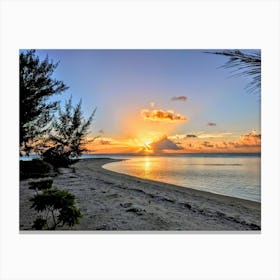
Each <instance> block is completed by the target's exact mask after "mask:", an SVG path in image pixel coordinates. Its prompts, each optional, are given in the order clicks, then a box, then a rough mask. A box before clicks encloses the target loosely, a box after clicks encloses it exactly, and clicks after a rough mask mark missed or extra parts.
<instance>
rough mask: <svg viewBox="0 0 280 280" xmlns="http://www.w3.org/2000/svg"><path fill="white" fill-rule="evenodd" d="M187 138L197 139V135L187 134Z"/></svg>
mask: <svg viewBox="0 0 280 280" xmlns="http://www.w3.org/2000/svg"><path fill="white" fill-rule="evenodd" d="M186 138H197V136H196V135H195V134H187V135H186Z"/></svg>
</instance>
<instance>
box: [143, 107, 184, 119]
mask: <svg viewBox="0 0 280 280" xmlns="http://www.w3.org/2000/svg"><path fill="white" fill-rule="evenodd" d="M141 115H142V117H143V118H144V119H145V120H151V121H168V122H174V121H187V120H188V119H187V118H186V117H183V116H181V115H180V114H175V113H174V112H173V111H172V110H167V111H164V110H151V111H150V110H147V109H144V110H142V111H141Z"/></svg>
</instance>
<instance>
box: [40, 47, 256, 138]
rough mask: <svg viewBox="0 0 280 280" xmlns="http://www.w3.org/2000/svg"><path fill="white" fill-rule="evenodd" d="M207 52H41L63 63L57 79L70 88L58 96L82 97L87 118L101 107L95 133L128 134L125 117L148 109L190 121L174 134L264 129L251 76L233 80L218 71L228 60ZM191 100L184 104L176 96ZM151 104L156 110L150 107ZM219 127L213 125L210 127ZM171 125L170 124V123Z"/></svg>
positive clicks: (116, 135) (173, 130)
mask: <svg viewBox="0 0 280 280" xmlns="http://www.w3.org/2000/svg"><path fill="white" fill-rule="evenodd" d="M206 51H207V50H37V51H36V53H37V55H39V57H40V58H41V59H44V58H45V57H46V55H48V56H49V59H51V60H53V61H54V62H57V61H59V66H58V68H57V69H56V70H55V73H54V75H53V77H55V78H57V79H58V80H62V81H64V82H65V84H66V85H68V86H69V89H68V90H67V91H66V92H65V93H63V94H62V95H60V96H59V97H58V99H59V100H62V102H63V100H66V99H68V98H69V97H70V96H71V95H72V98H73V102H75V103H77V102H78V101H79V99H80V98H82V108H83V112H84V115H85V116H89V115H90V112H91V111H92V110H93V109H94V108H95V107H97V111H96V115H95V120H94V123H93V125H92V134H93V135H94V134H98V131H99V130H103V131H104V134H105V135H106V136H107V137H120V136H122V135H125V134H126V133H128V134H129V131H126V129H128V127H127V126H126V125H125V124H124V120H125V119H134V118H137V117H138V116H140V114H141V110H143V109H149V110H152V109H160V110H172V111H174V112H175V113H178V114H180V115H182V116H184V117H186V118H187V119H188V121H186V122H182V123H180V124H179V125H176V126H173V127H172V129H171V130H168V131H167V132H164V131H163V133H166V134H167V133H168V134H169V135H175V134H186V133H192V132H193V133H197V132H201V131H203V132H205V133H219V132H232V133H237V134H242V133H246V132H249V131H252V130H253V129H255V130H258V131H259V130H260V97H259V96H258V95H254V94H249V93H248V92H246V90H245V87H246V85H247V84H248V82H249V81H250V78H249V77H247V78H246V77H238V78H230V76H231V73H230V70H228V69H223V68H219V67H220V66H221V65H223V64H224V63H225V62H226V61H227V60H228V58H227V57H224V56H220V55H214V54H209V53H205V52H206ZM176 96H186V97H187V100H185V101H182V100H181V101H180V100H177V101H172V100H171V98H172V97H176ZM151 103H154V106H152V107H151ZM209 122H212V123H215V124H216V125H215V126H208V125H207V123H209ZM167 126H168V125H167Z"/></svg>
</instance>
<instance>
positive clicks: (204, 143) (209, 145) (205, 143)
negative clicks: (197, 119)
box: [201, 141, 214, 148]
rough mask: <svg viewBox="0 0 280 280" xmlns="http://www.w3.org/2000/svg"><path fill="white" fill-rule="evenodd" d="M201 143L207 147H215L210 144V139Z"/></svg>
mask: <svg viewBox="0 0 280 280" xmlns="http://www.w3.org/2000/svg"><path fill="white" fill-rule="evenodd" d="M201 145H202V146H204V147H206V148H213V147H214V145H212V144H210V142H209V141H204V142H203V143H202V144H201Z"/></svg>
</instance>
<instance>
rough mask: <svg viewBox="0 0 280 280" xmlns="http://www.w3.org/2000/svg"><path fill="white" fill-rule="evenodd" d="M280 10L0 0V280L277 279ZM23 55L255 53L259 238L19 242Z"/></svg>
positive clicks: (273, 5)
mask: <svg viewBox="0 0 280 280" xmlns="http://www.w3.org/2000/svg"><path fill="white" fill-rule="evenodd" d="M279 34H280V32H279V2H278V1H276V0H275V1H271V0H260V1H252V0H251V1H249V0H247V1H212V0H207V1H200V0H197V1H141V2H140V1H139V2H137V1H103V2H101V1H67V2H66V1H26V0H20V1H13V0H12V1H8V0H6V1H2V2H1V60H0V61H1V99H0V105H1V110H0V114H1V153H0V159H1V176H0V178H1V193H0V199H1V204H0V207H1V226H0V229H1V243H0V250H1V253H0V254H1V255H0V256H1V259H0V260H1V263H0V265H1V267H0V278H1V279H29V280H32V279H36V280H38V279H254V280H257V279H265V280H269V279H280V271H279V264H280V256H279V255H280V254H279V248H280V246H279V237H280V230H279V229H280V226H279V222H280V217H279V213H280V211H279V204H280V201H279V197H280V196H279V186H280V184H279V143H280V139H279V127H280V125H279V92H280V91H279V76H280V75H279V61H280V60H279V49H280V46H279ZM20 48H73V49H76V48H261V49H262V59H263V67H262V71H263V83H262V135H263V138H262V233H261V234H255V235H251V234H246V235H245V234H186V235H184V234H183V235H174V234H172V235H143V234H142V235H141V234H131V235H129V234H126V235H124V234H117V235H92V234H57V235H56V234H55V235H54V234H52V235H46V234H39V235H36V234H30V235H28V234H19V230H18V228H19V225H18V222H19V218H18V129H17V128H18V72H17V71H18V50H19V49H20Z"/></svg>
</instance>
